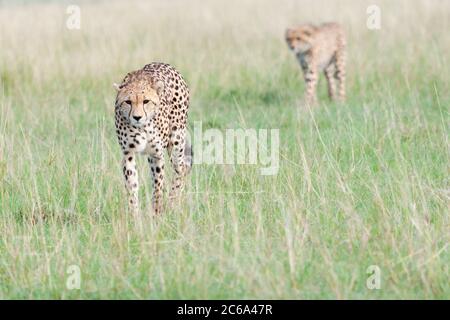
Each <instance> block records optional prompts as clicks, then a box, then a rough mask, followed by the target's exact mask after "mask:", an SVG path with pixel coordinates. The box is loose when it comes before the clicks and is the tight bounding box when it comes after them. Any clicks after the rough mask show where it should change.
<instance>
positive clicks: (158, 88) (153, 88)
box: [115, 63, 192, 214]
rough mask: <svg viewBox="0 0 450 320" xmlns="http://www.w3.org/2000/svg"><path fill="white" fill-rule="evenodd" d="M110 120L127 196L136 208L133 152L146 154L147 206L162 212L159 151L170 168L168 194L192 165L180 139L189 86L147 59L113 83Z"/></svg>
mask: <svg viewBox="0 0 450 320" xmlns="http://www.w3.org/2000/svg"><path fill="white" fill-rule="evenodd" d="M115 87H116V90H117V97H116V103H115V123H116V133H117V137H118V139H119V144H120V146H121V147H122V152H123V160H122V169H123V174H124V176H125V186H126V189H127V192H128V197H129V198H128V201H129V204H130V208H131V210H132V212H133V213H134V214H137V213H138V211H139V202H138V189H139V182H138V173H137V170H136V154H138V153H141V154H144V155H146V156H147V157H148V163H149V165H150V169H151V174H152V180H153V208H154V212H155V214H159V213H160V212H161V211H162V196H163V187H164V150H165V149H167V151H168V153H169V156H170V161H171V163H172V166H173V168H174V170H175V175H174V180H173V183H172V189H171V193H170V197H171V198H173V197H175V196H176V195H177V194H178V192H179V191H181V189H182V188H183V185H184V183H183V180H184V176H185V175H186V174H187V173H188V172H189V170H190V168H191V166H192V148H191V147H190V145H189V144H188V141H187V139H186V121H187V112H188V108H189V89H188V87H187V85H186V82H185V81H184V79H183V77H182V76H181V74H180V73H179V72H178V71H177V70H175V69H174V68H173V67H172V66H170V65H169V64H165V63H151V64H148V65H146V66H144V67H143V68H142V69H140V70H137V71H133V72H130V73H128V74H127V75H126V76H125V78H124V80H123V81H122V83H121V84H120V85H115Z"/></svg>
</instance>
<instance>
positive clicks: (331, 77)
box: [324, 63, 336, 100]
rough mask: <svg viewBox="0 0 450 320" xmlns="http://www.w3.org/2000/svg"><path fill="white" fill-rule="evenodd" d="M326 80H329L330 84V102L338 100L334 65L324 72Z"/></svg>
mask: <svg viewBox="0 0 450 320" xmlns="http://www.w3.org/2000/svg"><path fill="white" fill-rule="evenodd" d="M324 73H325V78H326V79H327V84H328V96H329V97H330V100H335V99H336V93H335V90H336V89H335V83H334V64H333V63H331V64H330V65H329V66H328V67H326V68H325V70H324Z"/></svg>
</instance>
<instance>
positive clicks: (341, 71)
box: [286, 23, 346, 103]
mask: <svg viewBox="0 0 450 320" xmlns="http://www.w3.org/2000/svg"><path fill="white" fill-rule="evenodd" d="M286 42H287V44H288V46H289V48H290V49H291V50H292V51H293V52H294V53H295V55H296V56H297V59H298V61H299V63H300V66H301V68H302V70H303V75H304V79H305V82H306V101H307V102H308V103H315V102H316V86H317V81H318V78H319V72H321V71H323V72H324V74H325V77H326V79H327V82H328V95H329V97H330V99H331V100H339V101H343V100H345V47H346V40H345V35H344V31H343V29H342V27H341V26H340V25H339V24H337V23H324V24H322V25H320V26H314V25H312V24H305V25H301V26H299V27H296V28H290V29H287V30H286ZM335 79H336V80H337V81H338V90H337V91H338V92H337V95H336V91H335V81H334V80H335Z"/></svg>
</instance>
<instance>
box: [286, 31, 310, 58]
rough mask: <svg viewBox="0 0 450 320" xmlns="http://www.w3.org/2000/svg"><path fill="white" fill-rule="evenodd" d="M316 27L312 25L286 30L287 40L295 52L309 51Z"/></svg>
mask: <svg viewBox="0 0 450 320" xmlns="http://www.w3.org/2000/svg"><path fill="white" fill-rule="evenodd" d="M313 32H314V29H313V27H311V26H310V25H305V26H301V27H298V28H296V29H288V30H286V42H287V44H288V46H289V48H290V49H291V50H292V51H294V53H295V54H302V53H305V52H307V51H308V50H309V49H311V47H312V35H313Z"/></svg>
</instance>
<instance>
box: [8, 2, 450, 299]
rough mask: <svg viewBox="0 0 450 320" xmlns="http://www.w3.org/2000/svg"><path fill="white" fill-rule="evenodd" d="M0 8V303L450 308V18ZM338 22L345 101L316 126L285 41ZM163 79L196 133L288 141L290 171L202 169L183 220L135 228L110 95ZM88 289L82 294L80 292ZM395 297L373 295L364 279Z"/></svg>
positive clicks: (436, 10) (307, 11) (387, 8)
mask: <svg viewBox="0 0 450 320" xmlns="http://www.w3.org/2000/svg"><path fill="white" fill-rule="evenodd" d="M21 3H22V4H18V3H15V2H12V1H4V2H3V3H2V4H1V5H0V25H1V28H0V48H1V50H0V81H1V82H0V84H1V87H0V89H1V91H0V298H1V299H11V298H12V299H21V298H25V299H28V298H38V299H52V298H56V299H59V298H62V299H80V298H83V299H84V298H100V299H106V298H114V299H117V298H124V299H134V298H137V299H166V298H174V299H179V298H215V299H221V298H223V299H230V298H264V299H266V298H267V299H271V298H282V299H285V298H290V299H313V298H320V299H322V298H323V299H378V298H385V299H392V298H402V299H404V298H412V299H418V298H425V299H432V298H436V299H448V298H450V281H449V276H450V272H449V265H450V264H449V262H450V255H449V242H450V232H449V231H450V221H449V220H450V218H449V211H450V210H449V209H450V207H449V206H450V202H449V198H450V188H449V187H450V180H449V176H450V175H449V173H450V170H449V103H450V90H449V83H450V72H449V70H450V65H449V60H448V58H449V57H448V53H449V52H450V41H449V37H448V30H449V29H450V3H449V2H448V1H438V0H435V1H428V0H427V1H425V0H424V1H406V0H404V1H388V0H385V1H376V4H377V5H378V6H379V7H380V9H381V29H380V30H369V29H368V28H367V26H366V20H367V17H368V15H367V13H366V8H367V6H368V5H370V4H372V3H373V1H357V0H355V1H348V0H346V1H331V0H330V1H283V2H280V1H275V0H274V1H270V0H262V1H259V0H258V1H257V0H250V1H245V2H243V1H225V0H223V1H222V0H220V1H200V0H191V1H181V0H174V1H162V0H161V1H103V2H102V1H92V2H88V1H84V2H79V3H78V4H79V6H80V8H81V29H80V30H69V29H67V28H66V19H67V17H68V14H66V5H67V4H65V3H62V2H56V1H53V2H52V1H28V2H25V1H22V2H21ZM305 21H310V22H317V23H319V22H324V21H338V22H340V23H342V24H343V26H344V28H345V30H346V32H347V37H348V43H349V45H348V70H347V74H348V99H347V102H346V103H344V104H342V105H339V104H335V103H330V102H329V101H328V99H327V97H326V90H325V87H326V86H325V81H324V79H323V78H322V79H321V81H320V83H319V85H320V92H319V101H321V103H320V104H319V105H318V106H317V107H315V108H313V109H308V108H307V107H305V106H303V105H302V103H301V97H302V94H303V89H304V83H303V81H302V78H301V74H300V68H299V67H298V65H297V63H296V61H295V58H294V57H293V55H292V54H291V53H290V52H289V50H288V48H287V46H286V44H285V43H284V30H285V28H286V27H287V26H290V25H292V24H294V25H295V24H298V23H301V22H305ZM152 61H164V62H168V63H170V64H172V65H174V66H175V67H176V68H177V69H179V70H180V71H181V72H182V74H183V75H184V77H185V78H186V79H187V82H188V84H189V86H190V87H191V96H192V103H191V110H190V116H189V117H190V118H189V122H190V127H191V128H192V127H193V124H194V123H195V122H196V121H201V122H202V125H203V129H207V128H217V129H220V130H225V129H227V128H257V129H259V128H273V129H279V130H280V131H279V132H280V150H279V151H280V169H279V171H278V174H276V175H273V176H262V175H260V173H259V167H258V166H254V165H234V166H233V165H206V164H199V165H196V166H194V168H193V170H192V172H191V175H190V176H189V182H188V187H187V190H186V192H185V196H184V199H183V202H182V204H181V205H180V206H179V207H176V208H174V209H173V210H170V211H168V212H166V213H165V214H164V215H162V216H160V217H157V218H154V217H152V216H151V215H150V197H151V185H150V179H149V169H148V168H147V166H146V161H145V159H144V158H143V157H141V158H140V159H139V169H140V181H141V184H142V185H144V188H141V200H142V201H141V207H142V219H143V221H144V226H143V228H142V229H139V228H137V227H136V225H135V223H134V221H133V217H132V216H130V215H129V214H127V208H126V195H125V189H124V187H123V178H122V172H121V167H120V160H121V154H120V149H119V146H118V143H117V139H116V136H115V132H114V130H115V129H114V116H113V112H114V106H113V103H114V98H115V91H114V89H113V87H112V83H113V82H118V81H120V80H121V79H122V77H123V76H124V75H125V73H126V72H128V71H131V70H135V69H138V68H141V67H142V66H143V65H145V64H146V63H149V62H152ZM71 265H76V266H78V267H79V269H80V271H81V282H80V289H79V290H76V289H75V290H70V287H67V285H66V283H67V281H68V279H69V277H70V276H71V273H70V272H71V271H70V270H71V269H70V268H69V266H71ZM372 265H375V266H378V267H379V270H380V279H381V287H380V289H378V290H370V289H369V288H368V287H367V286H366V281H367V279H368V277H369V276H370V275H371V274H370V273H367V269H368V268H369V266H372Z"/></svg>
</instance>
